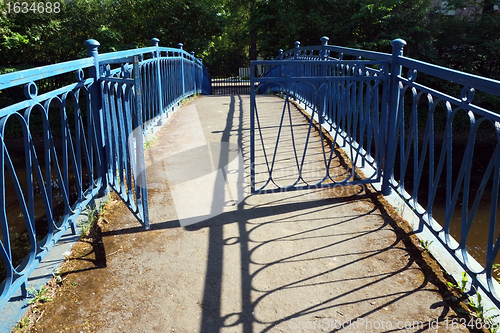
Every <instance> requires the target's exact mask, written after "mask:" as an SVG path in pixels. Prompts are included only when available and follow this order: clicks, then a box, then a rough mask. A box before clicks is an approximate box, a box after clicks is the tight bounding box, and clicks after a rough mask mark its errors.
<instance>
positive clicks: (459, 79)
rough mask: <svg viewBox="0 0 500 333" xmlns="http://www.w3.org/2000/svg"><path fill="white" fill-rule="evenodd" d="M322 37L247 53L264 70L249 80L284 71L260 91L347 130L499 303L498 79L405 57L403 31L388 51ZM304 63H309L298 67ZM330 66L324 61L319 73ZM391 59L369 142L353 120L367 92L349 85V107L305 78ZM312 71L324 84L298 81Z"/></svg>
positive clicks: (354, 71)
mask: <svg viewBox="0 0 500 333" xmlns="http://www.w3.org/2000/svg"><path fill="white" fill-rule="evenodd" d="M327 42H328V38H327V37H323V38H322V45H321V46H313V47H301V46H300V43H299V42H297V43H296V45H295V48H294V49H291V50H289V51H287V52H283V51H282V50H280V55H279V58H278V60H277V61H274V64H273V62H272V61H269V62H253V65H252V68H253V67H255V65H263V66H264V67H265V68H266V70H265V71H264V77H256V78H254V81H255V82H261V81H262V82H264V81H266V80H267V81H273V80H274V81H275V82H278V83H279V82H281V81H283V80H284V79H285V78H288V81H289V82H290V83H288V85H286V84H282V83H280V84H277V83H273V84H272V85H271V86H270V88H268V91H271V92H274V93H280V92H281V93H284V94H286V96H287V98H288V96H291V98H293V99H295V100H297V101H299V102H300V103H301V105H302V106H303V107H304V108H306V109H307V108H309V109H310V110H311V112H310V115H311V117H312V118H313V117H316V119H317V120H318V122H319V123H322V126H323V128H325V129H326V130H328V131H330V133H331V134H332V136H335V135H340V134H342V135H344V137H348V138H349V139H348V140H344V141H343V142H342V145H344V150H345V148H347V150H352V149H359V148H361V150H360V151H362V152H363V154H361V157H362V159H364V160H365V161H364V162H369V163H368V164H371V165H372V166H373V167H375V168H381V169H382V170H383V175H382V183H381V184H380V185H381V190H382V193H383V194H385V195H388V194H390V193H394V194H396V195H397V196H399V198H401V199H402V200H403V201H404V202H405V203H406V205H408V207H409V208H410V209H411V211H413V213H414V214H416V215H417V216H418V217H419V219H420V223H421V225H420V228H424V227H425V228H428V230H430V232H431V233H432V234H434V236H435V237H436V238H437V239H438V240H439V242H440V243H441V244H442V246H444V248H445V249H446V251H447V252H449V254H450V255H451V256H452V257H453V258H454V259H455V261H456V262H457V263H458V264H459V266H460V267H461V268H462V269H463V270H464V271H465V272H467V274H468V275H469V276H470V277H471V278H472V287H471V289H470V292H471V293H475V292H476V291H477V290H482V291H483V292H484V293H486V294H487V295H488V296H489V297H490V298H491V300H492V301H493V302H494V303H495V304H496V306H497V307H498V306H500V294H498V283H497V281H496V280H497V277H495V275H494V273H495V267H496V266H495V261H496V260H497V256H498V252H499V249H500V229H499V227H498V225H497V224H498V223H497V222H498V221H499V219H500V214H499V212H498V206H499V204H500V200H499V196H498V192H499V186H500V81H497V80H492V79H487V78H483V77H478V76H475V75H472V74H467V73H463V72H459V71H455V70H451V69H448V68H444V67H440V66H436V65H432V64H428V63H424V62H421V61H418V60H414V59H410V58H407V57H404V56H403V48H404V46H405V45H406V42H405V41H403V40H401V39H397V40H394V41H393V42H392V43H391V45H392V46H393V53H392V54H385V53H378V52H371V51H363V50H356V49H350V48H345V47H337V46H330V45H328V44H327ZM369 61H374V62H375V61H376V62H379V64H375V63H371V64H370V63H369ZM293 62H296V65H293ZM307 62H309V63H310V67H309V68H313V67H314V66H315V70H308V71H305V70H304V68H306V66H307V65H305V63H307ZM349 62H352V65H349ZM363 62H368V64H370V65H369V66H367V65H363ZM321 63H323V65H321ZM285 64H286V65H287V66H288V72H287V71H286V70H284V69H283V65H285ZM336 66H337V67H336ZM328 67H330V68H332V70H329V71H328V70H327V71H326V72H325V68H328ZM389 67H390V71H389V72H388V76H389V79H388V81H389V82H387V83H388V84H384V85H380V89H379V90H378V94H377V92H376V93H375V94H376V95H378V98H379V99H378V101H377V103H380V104H379V105H380V110H381V111H383V110H384V109H385V108H386V110H387V116H384V115H383V114H380V118H379V121H380V128H381V129H380V132H378V133H377V137H378V139H379V140H378V141H377V140H374V141H371V142H369V141H367V140H366V138H363V137H362V136H360V135H359V134H357V133H356V130H357V131H358V133H361V132H360V131H361V130H362V129H363V125H362V122H361V121H360V122H358V124H357V125H354V126H352V125H351V124H353V122H355V121H356V120H355V119H356V118H358V117H359V119H362V115H360V110H362V106H363V105H367V104H369V103H368V102H367V100H366V99H367V95H365V96H363V95H362V94H361V93H359V92H361V91H362V90H357V89H356V87H354V86H353V90H352V92H353V93H351V98H350V99H349V101H351V102H353V104H352V105H356V107H352V108H349V107H347V110H346V109H345V105H339V103H338V101H339V100H341V99H340V98H339V96H341V95H342V93H341V91H339V90H338V89H328V91H325V94H322V95H320V98H318V97H317V94H316V93H315V92H313V89H314V87H313V86H320V85H321V84H324V85H327V84H328V78H327V76H328V75H329V74H330V73H332V74H334V75H337V76H342V75H343V73H345V74H344V75H351V76H352V75H354V76H356V75H358V73H362V74H364V75H369V74H368V73H374V74H373V75H379V74H377V71H381V70H382V69H383V68H387V70H389V69H388V68H389ZM339 68H340V70H339ZM334 69H335V70H334ZM325 74H327V75H325ZM417 74H418V77H419V79H417ZM314 76H316V77H317V78H318V80H320V81H322V82H323V83H320V82H318V83H316V84H312V85H311V84H302V81H303V80H305V79H306V78H307V80H308V81H309V82H314V80H312V77H314ZM261 84H262V83H261ZM280 85H281V86H280ZM259 89H262V88H261V87H259ZM344 90H345V91H347V89H344ZM264 92H265V91H264ZM356 103H359V104H356ZM358 105H359V106H361V107H357V106H358ZM349 111H352V112H353V113H352V114H350V115H349V116H348V118H346V119H350V121H351V123H349V121H345V120H344V121H342V120H339V119H341V118H342V117H343V113H345V112H349ZM323 122H324V123H325V124H323ZM382 126H385V127H382ZM337 144H338V141H337ZM342 145H339V146H342ZM374 148H375V149H374ZM370 149H373V150H372V151H370ZM378 154H380V155H378ZM360 165H361V166H362V165H363V163H361V164H360ZM438 207H439V208H440V209H438ZM472 238H476V240H475V241H476V242H477V238H479V239H480V242H482V243H483V244H484V245H482V246H483V249H482V250H477V249H476V247H478V246H476V245H474V243H473V241H472V240H471V239H472ZM455 239H456V240H455ZM471 252H474V256H473V255H471ZM479 252H483V253H479Z"/></svg>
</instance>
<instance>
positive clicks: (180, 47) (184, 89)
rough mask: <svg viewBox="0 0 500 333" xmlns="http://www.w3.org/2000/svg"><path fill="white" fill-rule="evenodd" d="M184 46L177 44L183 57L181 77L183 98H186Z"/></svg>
mask: <svg viewBox="0 0 500 333" xmlns="http://www.w3.org/2000/svg"><path fill="white" fill-rule="evenodd" d="M183 46H184V45H183V44H182V43H179V44H177V47H178V48H179V50H180V52H179V56H180V57H181V76H182V98H184V97H185V96H186V86H185V85H184V54H183V50H182V47H183Z"/></svg>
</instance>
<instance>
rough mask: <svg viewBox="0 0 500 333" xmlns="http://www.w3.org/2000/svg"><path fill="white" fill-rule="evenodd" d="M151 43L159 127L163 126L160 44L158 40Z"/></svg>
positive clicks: (153, 39)
mask: <svg viewBox="0 0 500 333" xmlns="http://www.w3.org/2000/svg"><path fill="white" fill-rule="evenodd" d="M151 43H152V44H153V46H154V47H156V51H155V52H154V53H153V57H154V58H155V59H156V61H155V63H156V77H157V79H156V84H157V90H158V93H157V96H158V113H159V114H158V115H156V116H160V119H159V121H158V122H159V125H162V124H163V87H162V84H161V70H160V50H159V46H158V44H159V43H160V40H159V39H158V38H152V39H151Z"/></svg>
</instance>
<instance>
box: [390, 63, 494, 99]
mask: <svg viewBox="0 0 500 333" xmlns="http://www.w3.org/2000/svg"><path fill="white" fill-rule="evenodd" d="M399 64H400V65H402V66H403V67H407V68H410V69H412V70H416V71H418V72H422V73H425V74H429V75H432V76H434V77H438V78H440V79H443V80H448V81H452V82H455V83H458V84H462V85H464V86H466V87H474V89H478V90H481V91H484V92H487V93H489V94H493V95H496V96H500V81H498V80H493V79H489V78H485V77H482V76H478V75H474V74H469V73H465V72H461V71H457V70H454V69H450V68H446V67H442V66H438V65H434V64H430V63H426V62H423V61H420V60H415V59H411V58H407V57H399ZM412 79H413V80H414V78H412Z"/></svg>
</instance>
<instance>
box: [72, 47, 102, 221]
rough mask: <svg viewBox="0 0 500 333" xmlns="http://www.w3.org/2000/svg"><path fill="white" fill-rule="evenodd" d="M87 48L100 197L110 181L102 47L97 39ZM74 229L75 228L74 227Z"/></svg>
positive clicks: (90, 113)
mask: <svg viewBox="0 0 500 333" xmlns="http://www.w3.org/2000/svg"><path fill="white" fill-rule="evenodd" d="M84 45H85V47H86V48H87V55H88V56H89V57H92V58H93V59H94V67H91V68H90V77H91V78H93V79H94V82H93V83H92V87H91V89H90V101H91V103H90V105H91V108H92V112H89V115H88V117H89V121H88V123H89V124H92V119H91V117H93V121H94V124H95V126H94V127H92V126H90V130H91V131H92V130H95V131H96V137H97V142H96V147H97V149H98V156H99V157H100V159H101V160H100V161H97V163H100V166H99V168H98V177H100V178H101V183H100V186H101V189H100V190H99V195H104V194H105V193H106V191H107V184H108V181H107V179H106V177H107V164H108V162H107V158H106V154H105V150H104V126H103V124H104V119H103V114H102V100H101V99H102V98H101V87H100V84H99V78H100V76H101V72H100V68H99V67H100V66H99V53H98V51H97V49H98V47H99V45H101V44H100V43H99V42H98V41H96V40H95V39H88V40H87V41H86V42H85V43H84ZM90 156H91V157H90V158H93V157H92V156H93V154H91V155H90ZM72 228H73V226H72Z"/></svg>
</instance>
